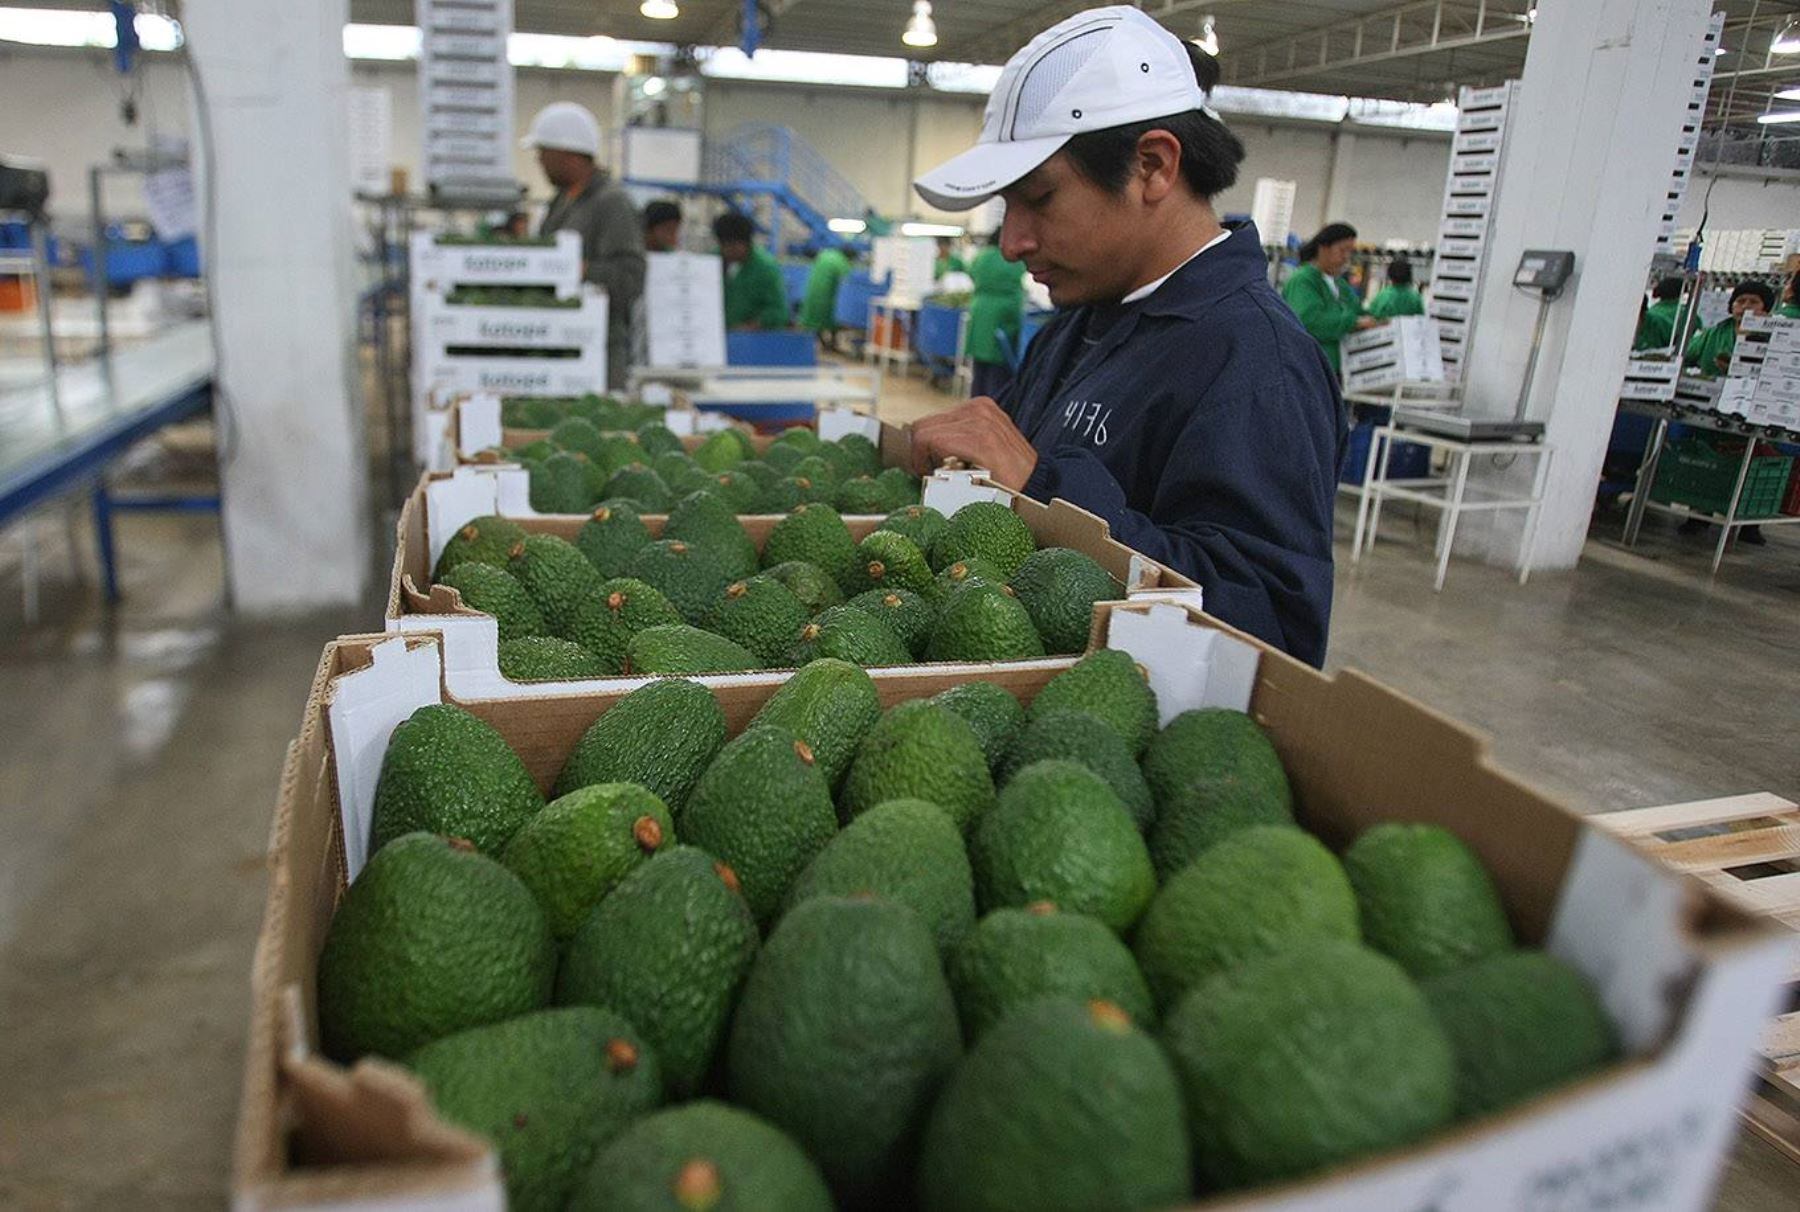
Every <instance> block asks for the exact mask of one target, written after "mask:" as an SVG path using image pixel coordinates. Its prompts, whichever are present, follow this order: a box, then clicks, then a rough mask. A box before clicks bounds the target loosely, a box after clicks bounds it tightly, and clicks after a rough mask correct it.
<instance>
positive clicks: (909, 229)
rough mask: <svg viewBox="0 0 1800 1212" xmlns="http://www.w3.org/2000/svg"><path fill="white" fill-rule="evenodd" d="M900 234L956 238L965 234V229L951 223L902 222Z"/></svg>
mask: <svg viewBox="0 0 1800 1212" xmlns="http://www.w3.org/2000/svg"><path fill="white" fill-rule="evenodd" d="M900 234H901V235H903V236H948V237H950V238H951V239H954V238H956V237H957V236H960V235H962V234H963V229H962V228H960V227H956V226H954V225H953V224H949V223H902V224H901V225H900Z"/></svg>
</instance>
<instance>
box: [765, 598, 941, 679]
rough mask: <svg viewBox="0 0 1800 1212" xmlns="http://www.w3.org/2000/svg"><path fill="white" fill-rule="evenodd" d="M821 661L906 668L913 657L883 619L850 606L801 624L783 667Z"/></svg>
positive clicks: (833, 608) (825, 613) (839, 607)
mask: <svg viewBox="0 0 1800 1212" xmlns="http://www.w3.org/2000/svg"><path fill="white" fill-rule="evenodd" d="M821 657H834V658H836V659H838V660H840V661H850V662H852V663H854V664H857V665H864V666H877V665H910V664H912V660H913V655H912V652H911V650H909V649H908V648H907V646H906V642H905V641H904V640H902V639H901V638H900V637H899V635H897V634H896V633H895V631H894V629H893V628H892V627H890V626H889V625H888V622H887V620H886V619H885V618H882V617H880V616H877V615H873V614H870V613H868V612H867V611H863V610H858V609H856V608H855V607H854V606H832V607H829V608H827V609H826V610H824V611H822V612H820V614H819V617H818V618H816V619H812V620H810V621H809V622H807V623H805V624H803V625H802V626H801V628H800V630H799V631H797V632H796V633H795V634H794V637H793V640H792V642H791V643H790V644H789V645H788V650H787V653H786V655H785V656H784V657H783V664H786V665H792V666H795V667H799V666H802V665H806V664H809V663H810V662H812V661H816V660H818V659H820V658H821Z"/></svg>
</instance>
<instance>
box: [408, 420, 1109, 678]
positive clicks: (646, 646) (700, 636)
mask: <svg viewBox="0 0 1800 1212" xmlns="http://www.w3.org/2000/svg"><path fill="white" fill-rule="evenodd" d="M565 424H570V422H565ZM790 432H806V431H804V430H798V431H790ZM809 436H810V435H809ZM815 440H816V439H815ZM846 440H848V439H846ZM865 444H866V443H865ZM830 445H831V444H826V447H827V448H829V447H830ZM777 448H785V449H792V446H783V445H782V444H779V443H778V444H777ZM871 449H872V448H871ZM704 450H705V448H704V447H703V448H702V450H701V452H700V453H704ZM682 457H685V456H682ZM809 458H810V459H811V460H812V461H815V462H819V461H822V459H821V458H820V457H819V456H809ZM731 474H732V473H729V472H727V473H724V474H722V475H720V476H719V477H717V478H718V479H719V480H725V479H727V478H729V477H730V476H731ZM883 474H886V473H883ZM653 475H654V473H653V472H651V471H649V470H648V469H646V468H643V467H641V466H633V467H628V468H626V469H625V470H624V471H621V472H619V473H618V475H617V476H615V477H614V480H615V487H618V485H617V484H616V481H618V480H621V479H624V478H628V477H633V476H653ZM701 479H702V480H703V481H707V482H708V483H711V481H708V480H707V477H705V476H704V475H702V476H701ZM640 504H641V502H634V501H631V500H627V499H624V498H620V497H610V498H608V499H607V500H606V501H604V502H603V503H602V504H600V505H598V506H596V507H595V508H594V509H593V511H592V512H591V513H590V514H589V515H588V517H587V519H586V520H585V521H584V522H583V523H582V524H581V529H580V530H579V532H577V533H576V535H575V539H574V541H573V542H569V541H568V540H565V539H562V538H559V537H557V536H556V535H552V534H544V533H528V532H526V531H525V530H523V529H522V528H521V527H520V526H519V525H518V524H517V523H516V522H513V521H510V520H508V519H506V518H502V517H498V516H493V515H489V516H484V517H478V518H474V519H472V520H471V521H469V522H468V523H467V524H466V525H464V526H463V527H462V528H461V529H460V530H458V531H457V533H456V534H454V535H452V536H451V538H450V540H449V541H448V542H447V543H446V544H445V546H444V550H443V553H442V555H441V556H440V557H439V559H438V563H437V568H436V571H435V573H434V579H435V580H436V582H437V583H438V584H440V585H447V586H450V587H451V588H454V589H455V590H457V592H458V593H459V594H460V595H461V598H462V601H463V604H464V605H466V606H468V607H470V608H471V609H474V610H479V611H482V612H484V613H487V614H491V615H493V616H494V618H495V619H496V620H497V622H498V624H499V634H500V650H499V660H500V671H501V672H502V673H503V674H504V675H506V676H507V677H508V678H510V679H513V680H515V681H545V680H561V679H570V678H586V677H605V676H617V675H621V674H646V675H647V674H677V675H693V674H711V673H738V672H747V671H752V670H761V669H791V668H796V667H799V666H802V665H805V664H807V663H808V662H810V661H815V660H819V659H821V658H826V657H831V658H836V659H839V660H844V661H849V662H850V663H852V664H855V665H861V666H865V667H873V666H885V665H909V664H914V663H917V662H921V661H925V662H941V661H1007V660H1027V659H1032V658H1037V657H1043V656H1047V655H1051V654H1072V653H1078V652H1081V651H1083V650H1084V649H1085V648H1086V647H1087V643H1088V632H1089V628H1090V627H1091V625H1092V619H1093V609H1094V603H1096V602H1101V601H1110V600H1114V599H1117V598H1121V597H1123V596H1124V587H1123V586H1122V585H1120V584H1119V582H1118V581H1117V580H1115V579H1114V578H1113V577H1112V576H1111V575H1110V574H1109V573H1108V572H1107V571H1106V570H1105V569H1104V568H1102V567H1101V566H1100V565H1099V564H1098V563H1097V562H1095V561H1094V560H1093V559H1091V558H1090V557H1088V556H1087V555H1085V554H1083V553H1081V552H1079V551H1075V550H1073V549H1072V548H1066V547H1046V548H1042V549H1038V548H1037V547H1036V544H1035V540H1034V539H1033V537H1032V534H1031V531H1030V529H1029V528H1028V527H1027V526H1026V525H1025V523H1024V522H1023V521H1021V520H1020V518H1019V516H1018V515H1017V514H1015V513H1014V512H1013V511H1012V510H1011V509H1009V508H1008V507H1007V506H1005V505H1002V504H999V503H997V502H992V501H980V502H975V503H972V504H969V505H965V506H963V507H962V508H961V509H959V510H957V511H956V513H955V515H954V516H953V517H950V518H945V517H944V516H943V515H942V514H941V513H939V512H938V511H937V510H935V509H931V508H928V507H926V506H923V505H916V504H914V505H904V506H900V507H898V508H896V509H895V510H894V511H893V512H891V513H889V514H888V515H887V517H886V518H884V519H883V520H882V522H881V523H880V525H879V527H878V528H877V529H876V530H875V531H874V532H872V533H870V534H868V535H866V536H865V537H864V538H863V539H862V540H861V541H860V542H858V541H857V540H856V539H855V538H854V537H853V536H852V534H851V531H850V528H849V527H848V526H847V525H846V524H845V522H844V519H843V517H842V516H841V515H840V514H839V513H838V511H837V510H836V509H834V508H833V507H832V506H830V505H827V504H825V503H823V502H811V503H806V504H801V505H798V506H796V507H795V508H794V509H793V511H792V512H790V513H788V514H787V515H786V516H785V517H783V518H781V520H780V521H778V522H776V523H775V524H774V527H773V529H771V530H770V531H769V532H768V535H767V538H766V539H765V540H764V542H763V545H762V548H761V550H760V551H759V550H758V548H757V545H756V543H755V542H754V541H753V540H752V539H751V537H750V535H749V533H748V532H747V531H746V530H745V529H744V526H743V524H742V523H741V522H740V521H739V520H738V517H737V514H738V513H740V512H743V508H742V503H741V502H737V503H734V502H733V501H732V500H731V499H730V498H729V495H728V493H727V492H726V491H725V490H724V489H723V488H721V487H719V486H718V485H714V486H712V487H707V488H699V489H696V490H695V491H693V492H690V493H688V494H687V495H686V496H684V497H682V498H680V499H679V500H677V501H676V502H674V504H673V506H672V507H668V516H667V521H666V522H665V524H664V526H663V529H662V532H661V537H660V538H657V539H653V538H652V537H651V534H650V531H649V529H648V527H647V526H646V525H645V523H644V520H643V517H642V511H641V510H640V507H639V506H640ZM658 507H659V508H660V507H661V506H660V505H659V506H658Z"/></svg>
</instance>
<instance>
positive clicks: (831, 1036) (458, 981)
mask: <svg viewBox="0 0 1800 1212" xmlns="http://www.w3.org/2000/svg"><path fill="white" fill-rule="evenodd" d="M1159 720H1160V716H1159V711H1158V706H1157V702H1156V698H1155V695H1154V693H1153V692H1152V690H1151V688H1150V686H1149V684H1148V682H1147V681H1146V679H1145V676H1144V674H1143V672H1142V670H1141V669H1140V668H1139V667H1138V666H1137V665H1136V664H1135V663H1134V662H1133V661H1132V659H1131V658H1130V657H1129V656H1128V655H1127V654H1125V653H1122V652H1119V651H1116V650H1110V649H1107V650H1101V651H1097V652H1094V653H1092V654H1090V655H1089V656H1087V657H1084V658H1083V659H1082V660H1080V661H1079V662H1077V663H1076V664H1075V665H1073V666H1072V667H1071V668H1069V669H1068V670H1066V671H1064V672H1062V673H1060V674H1058V675H1057V676H1056V677H1055V678H1053V679H1052V680H1050V681H1049V682H1048V683H1047V684H1045V685H1044V686H1043V687H1042V689H1041V690H1039V691H1038V693H1037V694H1036V695H1035V696H1032V697H1030V698H1029V701H1028V702H1021V701H1020V699H1019V698H1016V697H1014V695H1013V694H1012V693H1011V692H1009V691H1008V690H1006V689H1004V688H1002V687H1001V686H999V685H997V684H994V683H990V682H982V681H971V682H967V683H964V684H959V685H955V686H953V687H952V688H950V689H946V690H943V691H941V692H940V693H938V694H936V695H935V696H933V697H930V698H912V699H908V700H905V701H900V702H895V703H892V704H891V705H889V706H887V707H886V708H885V709H884V707H883V698H882V694H881V693H880V690H879V688H878V686H877V684H876V683H875V681H874V680H873V679H872V678H871V677H870V675H869V674H868V673H867V672H866V671H865V670H863V669H862V668H860V667H859V666H857V665H855V664H852V663H850V662H847V661H844V660H839V659H836V658H831V657H823V658H820V659H818V660H815V661H812V662H811V663H809V664H807V665H806V666H805V667H803V668H802V669H800V670H799V671H798V672H796V673H795V674H794V675H793V676H792V677H791V678H789V679H788V680H787V681H786V682H784V683H783V684H782V685H781V686H780V687H779V688H777V689H776V690H775V691H774V692H773V694H772V695H771V696H770V697H768V698H767V699H766V700H765V701H764V702H763V703H762V706H761V707H760V709H759V710H757V711H756V712H755V714H754V716H753V717H752V718H750V719H749V720H748V722H747V723H745V724H744V726H743V727H742V729H741V731H738V732H737V733H736V735H731V729H730V728H728V726H727V722H726V716H725V713H724V711H723V709H722V708H721V706H720V704H719V702H718V700H717V699H715V697H714V695H713V694H712V693H711V692H710V691H709V690H707V689H706V688H705V687H703V686H701V685H699V684H698V683H695V682H692V681H688V680H684V679H679V678H665V679H660V680H656V681H652V682H649V683H647V684H645V685H644V686H642V687H640V688H638V689H635V690H633V691H632V692H631V693H629V694H627V695H625V696H623V697H621V698H619V699H618V700H616V701H615V702H614V703H613V704H612V705H611V706H610V707H609V708H607V709H606V710H605V711H603V712H602V713H601V714H600V715H599V716H598V718H597V719H596V720H595V721H594V723H593V724H592V725H591V726H590V727H589V728H588V729H587V730H586V732H585V733H584V735H582V737H581V738H580V740H579V741H578V742H577V743H576V745H575V746H574V748H573V750H572V751H571V752H570V753H568V754H567V755H566V757H565V758H564V760H563V761H562V763H561V766H560V770H558V771H556V772H555V776H554V780H553V781H550V780H549V779H548V778H546V781H547V782H549V787H548V792H547V794H548V796H549V797H550V798H549V799H548V802H546V792H545V791H544V790H542V789H540V786H539V783H538V782H537V781H534V779H533V777H532V775H531V773H530V772H528V771H527V769H526V766H525V764H524V762H523V761H522V760H521V758H520V757H519V756H518V754H517V753H516V752H515V751H514V750H513V749H512V748H511V747H510V746H509V745H508V743H507V741H506V740H505V739H504V738H503V737H502V736H501V735H500V733H499V732H497V731H496V730H495V729H494V728H493V727H492V726H490V725H489V724H487V723H486V722H484V721H482V720H481V719H478V718H477V717H476V716H474V715H472V714H470V713H469V712H467V711H464V710H463V709H462V708H460V707H457V706H454V705H451V704H434V705H431V706H426V707H421V708H419V709H418V710H417V711H416V712H415V713H413V715H412V716H411V717H410V718H409V719H407V720H406V721H405V722H404V723H402V724H401V725H400V726H399V727H398V728H397V729H396V730H395V732H394V734H393V736H392V738H391V741H390V743H389V746H388V749H387V752H386V755H385V758H384V762H383V765H382V769H381V773H380V777H379V782H378V785H377V789H376V792H375V796H374V803H373V808H372V815H373V833H372V838H371V853H372V857H371V858H370V859H369V861H368V863H367V865H366V866H365V867H364V868H363V870H362V871H361V873H360V874H359V875H358V876H357V878H356V880H355V881H354V882H353V883H352V884H351V885H350V887H349V888H348V889H347V890H346V892H345V893H344V895H343V897H342V900H341V902H340V903H339V905H338V908H337V911H336V914H335V916H334V917H333V918H332V920H331V923H330V926H329V930H328V933H327V937H326V940H325V943H324V947H323V951H322V954H321V956H320V959H319V966H318V1012H319V1026H320V1034H321V1039H322V1043H323V1046H324V1048H325V1050H326V1051H327V1053H328V1054H329V1055H331V1056H332V1057H334V1058H336V1059H338V1060H340V1061H343V1062H346V1063H347V1062H352V1061H356V1060H358V1059H360V1058H364V1057H379V1058H385V1059H387V1060H389V1061H392V1062H397V1063H398V1064H400V1065H403V1066H405V1067H406V1068H407V1069H409V1070H411V1071H412V1073H413V1074H415V1075H416V1076H417V1077H418V1078H419V1079H420V1080H421V1082H422V1083H423V1085H424V1088H425V1089H426V1091H427V1092H428V1094H429V1097H430V1098H431V1099H432V1100H433V1102H434V1104H435V1106H436V1108H437V1111H438V1112H439V1114H440V1115H442V1116H443V1117H444V1118H446V1119H447V1120H449V1121H451V1122H454V1123H456V1124H460V1125H462V1126H464V1127H466V1128H467V1129H469V1130H471V1131H473V1132H475V1133H477V1134H480V1135H481V1136H483V1137H485V1138H486V1139H488V1140H489V1141H491V1142H492V1143H493V1145H494V1147H495V1149H496V1151H497V1154H498V1157H499V1160H500V1165H501V1168H502V1171H503V1174H504V1179H505V1184H506V1190H507V1195H508V1199H509V1202H510V1205H511V1206H512V1207H513V1208H516V1209H563V1208H569V1209H614V1210H626V1212H629V1210H635V1209H715V1208H716V1209H800V1210H812V1209H818V1210H824V1209H830V1208H843V1209H860V1208H901V1209H904V1208H920V1209H930V1210H945V1212H952V1210H954V1212H960V1210H965V1209H967V1210H977V1209H979V1210H983V1212H1008V1210H1011V1209H1020V1210H1032V1212H1039V1210H1042V1209H1068V1210H1071V1212H1078V1210H1087V1209H1153V1208H1168V1207H1176V1206H1180V1205H1182V1204H1184V1203H1186V1202H1187V1201H1190V1200H1192V1199H1194V1198H1196V1197H1204V1196H1207V1195H1210V1194H1213V1193H1217V1192H1235V1191H1241V1190H1244V1189H1247V1188H1252V1187H1256V1186H1258V1185H1260V1184H1266V1183H1273V1182H1278V1181H1283V1180H1290V1179H1295V1178H1299V1177H1303V1176H1306V1175H1309V1174H1314V1173H1317V1172H1319V1171H1321V1170H1324V1169H1327V1168H1330V1167H1334V1166H1340V1165H1343V1164H1346V1163H1348V1162H1350V1161H1352V1160H1353V1159H1356V1158H1359V1157H1362V1156H1365V1155H1368V1154H1373V1153H1377V1152H1380V1151H1383V1150H1390V1149H1396V1148H1400V1147H1404V1146H1407V1145H1410V1144H1412V1143H1414V1142H1417V1141H1419V1140H1421V1139H1423V1138H1425V1137H1427V1136H1429V1135H1431V1134H1433V1133H1436V1132H1439V1131H1441V1130H1442V1129H1444V1128H1445V1127H1446V1126H1447V1125H1449V1124H1451V1123H1453V1122H1455V1121H1456V1120H1458V1119H1461V1118H1464V1117H1470V1116H1478V1115H1484V1114H1488V1113H1491V1112H1495V1111H1498V1110H1501V1109H1503V1108H1506V1107H1510V1106H1512V1105H1514V1104H1517V1103H1519V1102H1520V1101H1522V1100H1525V1099H1528V1098H1531V1097H1533V1096H1535V1095H1536V1094H1538V1093H1540V1092H1541V1091H1544V1090H1547V1089H1550V1088H1552V1087H1555V1086H1558V1085H1560V1084H1563V1083H1566V1082H1569V1081H1572V1080H1574V1079H1577V1078H1579V1077H1581V1076H1583V1075H1585V1074H1588V1073H1591V1072H1593V1071H1594V1070H1596V1069H1597V1068H1599V1067H1600V1066H1602V1065H1604V1064H1606V1063H1607V1062H1608V1061H1609V1059H1611V1058H1612V1057H1613V1056H1614V1055H1615V1054H1616V1049H1617V1044H1616V1038H1615V1033H1614V1028H1613V1025H1612V1024H1611V1023H1610V1022H1609V1020H1608V1019H1607V1017H1606V1015H1605V1013H1604V1011H1603V1010H1602V1009H1601V1007H1600V1005H1599V1004H1598V1002H1597V1000H1596V997H1595V995H1594V992H1593V991H1592V989H1590V988H1589V986H1588V984H1587V982H1586V981H1585V980H1584V979H1583V977H1582V976H1581V975H1580V974H1579V973H1578V972H1577V971H1575V970H1574V969H1572V968H1570V967H1569V966H1567V965H1565V964H1564V963H1562V962H1560V961H1559V960H1557V959H1555V958H1553V957H1551V956H1549V955H1548V954H1546V953H1544V952H1542V951H1539V950H1535V949H1531V948H1525V947H1520V946H1518V945H1517V943H1516V941H1515V939H1514V936H1513V932H1512V929H1511V927H1510V925H1509V923H1508V919H1507V917H1506V915H1505V913H1504V912H1503V909H1502V906H1501V903H1500V899H1499V897H1498V895H1497V892H1496V890H1495V887H1494V886H1493V884H1492V882H1491V880H1490V878H1489V876H1488V874H1487V873H1486V871H1485V870H1484V869H1483V867H1482V865H1481V863H1480V862H1479V861H1478V860H1477V858H1476V857H1475V855H1474V854H1473V853H1472V852H1471V851H1470V850H1469V849H1468V848H1467V847H1466V846H1465V845H1464V844H1463V843H1462V842H1460V841H1459V840H1458V839H1457V838H1456V837H1455V836H1454V835H1452V834H1451V833H1449V832H1447V831H1446V830H1444V829H1441V828H1438V827H1435V826H1430V825H1423V824H1416V823H1402V822H1393V823H1386V824H1380V825H1376V826H1374V827H1372V828H1369V829H1368V830H1367V831H1366V832H1364V833H1362V834H1361V835H1360V836H1359V837H1357V838H1355V839H1354V841H1353V842H1352V844H1350V845H1349V846H1348V848H1347V849H1345V850H1344V851H1343V852H1342V853H1334V852H1333V851H1332V850H1330V849H1328V848H1327V847H1326V846H1325V845H1324V844H1323V843H1322V842H1321V841H1320V840H1319V839H1318V838H1316V837H1315V836H1314V835H1312V834H1311V833H1308V832H1306V831H1305V830H1304V829H1303V828H1302V827H1301V825H1300V824H1299V819H1300V818H1299V817H1297V815H1296V813H1297V811H1300V812H1303V809H1304V805H1303V804H1300V805H1297V804H1296V802H1295V797H1294V793H1293V789H1292V788H1291V787H1290V784H1289V781H1288V776H1287V773H1286V771H1285V770H1284V768H1283V764H1282V762H1281V760H1280V758H1279V756H1278V755H1277V753H1276V751H1275V748H1274V746H1273V745H1272V743H1271V742H1270V740H1269V739H1268V737H1267V736H1266V735H1265V733H1264V732H1263V730H1262V729H1261V728H1260V727H1259V725H1258V724H1257V723H1256V721H1255V720H1254V719H1252V718H1251V717H1250V716H1247V715H1245V714H1242V713H1240V712H1235V711H1230V710H1225V709H1215V708H1209V709H1202V710H1193V711H1187V712H1183V713H1181V714H1179V715H1176V716H1175V717H1174V718H1173V719H1172V720H1170V721H1169V722H1168V723H1167V724H1166V725H1160V726H1159Z"/></svg>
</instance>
